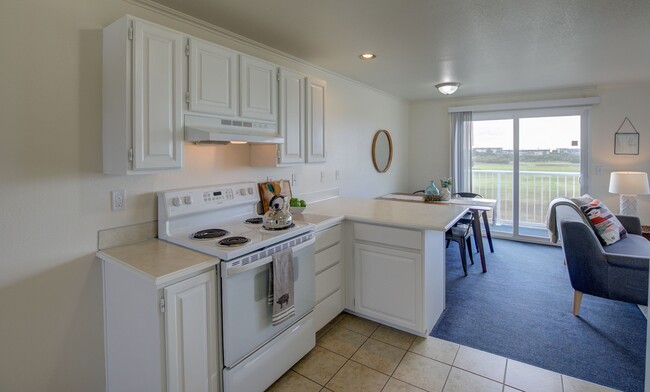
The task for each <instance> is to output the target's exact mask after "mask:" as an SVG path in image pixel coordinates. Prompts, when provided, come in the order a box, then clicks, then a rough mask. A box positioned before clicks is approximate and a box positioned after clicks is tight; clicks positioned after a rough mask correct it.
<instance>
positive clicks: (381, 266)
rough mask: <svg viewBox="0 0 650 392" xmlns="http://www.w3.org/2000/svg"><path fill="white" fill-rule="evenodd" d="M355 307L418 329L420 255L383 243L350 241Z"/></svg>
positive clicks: (420, 274)
mask: <svg viewBox="0 0 650 392" xmlns="http://www.w3.org/2000/svg"><path fill="white" fill-rule="evenodd" d="M354 275H355V307H356V310H357V311H358V312H359V313H363V314H367V315H368V316H371V317H376V318H378V319H381V320H386V321H388V322H391V323H393V324H395V325H398V326H402V327H405V328H409V329H412V330H416V331H419V330H420V329H421V328H420V326H421V320H422V294H421V293H422V255H421V254H419V253H413V252H405V251H402V250H397V249H393V248H387V247H383V246H375V245H368V244H360V243H356V244H355V245H354Z"/></svg>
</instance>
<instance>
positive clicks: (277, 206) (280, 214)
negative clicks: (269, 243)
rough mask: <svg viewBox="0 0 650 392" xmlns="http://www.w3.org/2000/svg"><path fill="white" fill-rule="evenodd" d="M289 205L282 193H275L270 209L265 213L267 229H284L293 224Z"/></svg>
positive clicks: (264, 225) (270, 202)
mask: <svg viewBox="0 0 650 392" xmlns="http://www.w3.org/2000/svg"><path fill="white" fill-rule="evenodd" d="M288 207H289V205H288V203H287V202H286V199H285V198H284V196H282V195H275V196H273V197H272V198H271V200H270V201H269V210H268V211H267V212H266V214H264V224H263V225H262V226H263V227H264V228H265V229H267V230H282V229H287V228H289V227H291V226H292V225H293V218H292V217H291V212H289V208H288Z"/></svg>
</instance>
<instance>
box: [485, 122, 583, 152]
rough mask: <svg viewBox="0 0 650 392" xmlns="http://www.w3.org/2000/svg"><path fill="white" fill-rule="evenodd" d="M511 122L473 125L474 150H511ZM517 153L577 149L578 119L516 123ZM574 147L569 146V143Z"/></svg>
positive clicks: (578, 138) (578, 137) (578, 136)
mask: <svg viewBox="0 0 650 392" xmlns="http://www.w3.org/2000/svg"><path fill="white" fill-rule="evenodd" d="M512 126H513V120H511V119H510V120H487V121H474V122H473V127H474V133H473V135H472V144H473V146H472V147H474V148H494V147H502V148H503V149H506V150H512V134H513V131H512ZM519 133H520V136H519V149H520V150H536V149H544V150H545V149H556V148H578V147H579V146H580V116H561V117H536V118H522V119H520V120H519ZM573 141H577V142H578V145H576V146H572V145H571V142H573Z"/></svg>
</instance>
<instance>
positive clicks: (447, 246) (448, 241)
mask: <svg viewBox="0 0 650 392" xmlns="http://www.w3.org/2000/svg"><path fill="white" fill-rule="evenodd" d="M450 242H451V240H447V245H446V246H445V248H449V243H450Z"/></svg>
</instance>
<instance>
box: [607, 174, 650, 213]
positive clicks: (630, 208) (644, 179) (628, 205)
mask: <svg viewBox="0 0 650 392" xmlns="http://www.w3.org/2000/svg"><path fill="white" fill-rule="evenodd" d="M609 193H618V194H620V195H621V200H620V203H621V204H620V213H621V214H622V215H632V216H639V215H638V212H637V204H638V203H637V201H636V196H637V195H647V194H650V186H649V185H648V174H647V173H644V172H612V174H611V176H610V177H609Z"/></svg>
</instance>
